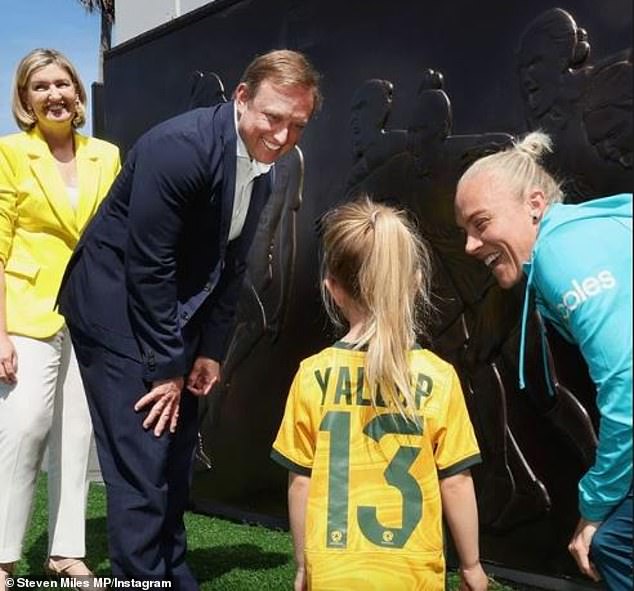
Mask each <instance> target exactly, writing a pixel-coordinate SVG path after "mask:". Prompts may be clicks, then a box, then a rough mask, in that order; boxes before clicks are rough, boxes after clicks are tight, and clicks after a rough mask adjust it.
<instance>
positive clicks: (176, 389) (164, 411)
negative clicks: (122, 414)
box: [134, 378, 184, 437]
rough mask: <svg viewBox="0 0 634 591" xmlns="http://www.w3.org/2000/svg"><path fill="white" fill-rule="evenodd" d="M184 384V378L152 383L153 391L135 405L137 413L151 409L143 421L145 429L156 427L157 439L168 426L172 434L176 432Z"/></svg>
mask: <svg viewBox="0 0 634 591" xmlns="http://www.w3.org/2000/svg"><path fill="white" fill-rule="evenodd" d="M183 384H184V380H183V378H172V379H169V380H157V381H156V382H152V389H151V390H150V391H149V392H148V393H147V394H145V395H144V396H142V397H141V398H139V400H138V401H137V403H136V404H135V405H134V410H135V411H137V412H138V411H140V410H143V409H145V408H149V411H148V414H147V416H146V417H145V420H144V421H143V428H144V429H151V428H152V427H154V435H156V437H160V436H161V435H162V434H163V431H165V428H166V427H168V426H169V430H170V432H172V433H174V432H175V431H176V425H177V424H178V413H179V410H180V400H181V392H182V391H183Z"/></svg>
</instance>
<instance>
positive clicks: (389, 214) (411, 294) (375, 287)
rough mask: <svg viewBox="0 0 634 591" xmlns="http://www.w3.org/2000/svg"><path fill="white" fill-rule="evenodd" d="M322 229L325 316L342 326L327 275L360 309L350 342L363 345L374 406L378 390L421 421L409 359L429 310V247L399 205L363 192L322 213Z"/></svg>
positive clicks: (405, 414)
mask: <svg viewBox="0 0 634 591" xmlns="http://www.w3.org/2000/svg"><path fill="white" fill-rule="evenodd" d="M320 231H321V234H322V282H321V283H322V298H323V300H324V306H325V308H326V311H327V312H328V315H329V316H330V318H331V319H332V320H333V322H334V323H335V324H336V325H338V326H340V327H342V326H343V325H344V321H345V319H344V318H342V315H341V312H340V311H339V310H338V308H337V306H336V304H335V302H334V300H333V298H332V296H331V295H330V293H329V291H328V289H327V288H326V287H325V283H326V282H325V279H334V280H335V281H336V282H337V283H338V284H339V285H340V286H341V287H342V288H343V290H344V291H345V292H346V294H347V295H348V296H349V297H351V298H352V299H353V300H354V303H355V305H356V306H358V308H359V309H360V310H361V311H362V312H363V315H364V324H363V329H362V334H361V335H360V336H359V338H358V339H357V341H356V342H355V343H353V345H354V348H355V349H362V348H365V347H367V355H366V357H365V365H364V376H365V380H366V387H368V388H369V394H370V398H371V400H372V401H373V403H374V405H375V407H376V406H377V400H378V396H379V393H378V392H379V390H380V395H381V397H382V398H383V400H384V401H385V402H386V403H387V404H388V406H390V407H392V408H396V409H397V410H398V412H399V413H400V414H401V415H402V416H403V417H405V418H407V419H411V420H413V421H415V422H418V421H419V419H418V416H417V414H416V412H417V409H416V405H415V402H414V401H415V397H414V393H413V391H412V390H413V388H412V383H411V376H410V370H409V363H408V357H409V351H410V350H411V349H412V348H413V347H414V345H415V343H416V334H417V333H418V334H420V333H423V334H426V332H427V331H426V326H425V325H426V320H427V318H428V317H429V315H430V312H431V311H432V310H433V306H432V303H431V295H430V285H431V277H432V270H431V255H430V251H429V248H428V247H427V245H426V244H425V243H424V242H423V241H422V239H421V238H420V237H419V236H418V233H417V232H416V229H415V228H414V226H413V224H412V222H411V221H410V219H409V218H408V216H407V214H406V213H405V212H404V211H402V210H399V209H396V208H394V207H390V206H388V205H385V204H381V203H375V202H373V201H371V200H370V199H369V197H367V196H362V197H361V198H360V199H358V200H356V201H353V202H350V203H346V204H343V205H340V206H338V207H336V208H334V209H333V210H331V211H329V212H327V213H326V214H325V215H324V216H323V217H322V218H321V220H320Z"/></svg>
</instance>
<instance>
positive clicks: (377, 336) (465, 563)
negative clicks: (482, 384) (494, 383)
mask: <svg viewBox="0 0 634 591" xmlns="http://www.w3.org/2000/svg"><path fill="white" fill-rule="evenodd" d="M322 224H323V225H322V231H323V251H324V258H323V282H322V283H323V296H324V302H325V306H326V309H327V310H328V313H329V315H330V316H331V317H332V318H333V320H334V321H335V322H336V323H337V324H342V323H345V326H346V327H347V329H348V332H347V333H346V335H345V337H343V339H342V340H341V341H339V342H337V343H335V344H334V345H332V346H331V347H328V348H327V349H324V350H323V351H322V352H320V353H318V354H317V355H314V356H313V357H310V358H308V359H306V360H304V361H303V362H302V363H301V365H300V368H299V371H298V372H297V375H296V376H295V379H294V381H293V384H292V386H291V391H290V394H289V397H288V401H287V404H286V411H285V414H284V419H283V421H282V425H281V427H280V430H279V433H278V435H277V439H276V440H275V443H274V444H273V451H272V457H273V459H275V460H276V461H278V462H279V463H281V464H282V465H283V466H285V467H287V468H288V469H289V471H290V473H289V491H288V501H289V513H290V523H291V530H292V534H293V543H294V546H295V558H296V561H297V575H296V579H295V590H296V591H302V590H304V589H313V590H326V589H328V590H335V589H336V590H341V589H350V590H357V589H363V590H364V591H367V590H372V589H376V590H377V591H379V590H380V591H385V590H387V589H389V590H390V591H397V590H404V591H405V590H406V591H414V590H416V589H421V590H422V589H425V590H434V591H436V590H441V589H444V588H445V564H444V558H443V538H442V514H443V512H444V515H445V518H446V520H447V522H448V524H449V527H450V529H451V533H452V536H453V539H454V543H455V546H456V549H457V551H458V555H459V557H460V573H461V576H462V580H463V585H462V588H463V589H470V590H478V591H480V590H485V589H486V588H487V577H486V575H485V573H484V571H483V570H482V567H481V565H480V561H479V554H478V517H477V509H476V502H475V494H474V490H473V483H472V480H471V475H470V473H469V468H470V466H473V465H474V464H477V463H478V462H480V455H479V450H478V445H477V442H476V439H475V436H474V434H473V428H472V426H471V423H470V422H469V417H468V414H467V411H466V407H465V403H464V399H463V395H462V391H461V388H460V383H459V381H458V377H457V375H456V373H455V371H454V370H453V368H452V367H451V366H450V365H449V364H447V363H445V362H443V361H442V360H440V359H439V358H438V357H436V356H435V355H434V354H433V353H431V352H430V351H427V350H424V349H422V348H421V347H420V346H418V345H417V344H416V342H415V333H416V330H417V329H419V328H420V327H418V326H417V325H416V308H417V303H420V304H422V306H421V308H422V310H423V311H425V310H427V311H428V310H430V308H431V304H430V299H429V280H430V276H431V271H430V257H429V253H428V252H427V250H426V249H425V247H424V245H423V244H422V243H421V242H420V241H419V240H418V238H417V237H416V234H415V232H414V231H413V229H412V228H411V227H410V225H409V223H408V221H407V219H406V217H405V215H404V214H403V213H402V212H399V211H396V210H395V209H392V208H390V207H387V206H385V205H380V204H377V203H373V202H371V201H370V200H369V199H367V198H365V199H363V200H360V201H357V202H354V203H349V204H346V205H342V206H340V207H337V208H336V209H333V210H332V211H330V212H329V213H327V214H326V215H325V216H324V218H323V222H322Z"/></svg>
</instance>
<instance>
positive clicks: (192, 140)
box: [58, 50, 320, 590]
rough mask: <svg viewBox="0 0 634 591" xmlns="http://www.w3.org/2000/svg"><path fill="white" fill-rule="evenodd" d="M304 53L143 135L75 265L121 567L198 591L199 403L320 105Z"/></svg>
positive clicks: (78, 324) (66, 303) (74, 287)
mask: <svg viewBox="0 0 634 591" xmlns="http://www.w3.org/2000/svg"><path fill="white" fill-rule="evenodd" d="M318 82H319V80H318V74H317V73H316V71H315V70H314V69H313V67H312V66H311V64H310V63H309V62H308V60H307V59H306V58H305V57H304V56H303V55H302V54H299V53H297V52H293V51H288V50H281V51H273V52H270V53H267V54H265V55H262V56H260V57H258V58H256V59H255V60H254V61H253V62H252V63H251V64H250V65H249V66H248V67H247V69H246V71H245V73H244V74H243V77H242V79H241V82H240V84H239V85H238V87H237V88H236V90H235V93H234V100H233V101H230V102H228V103H224V104H221V105H218V106H214V107H210V108H207V109H196V110H194V111H190V112H188V113H185V114H184V115H181V116H178V117H175V118H174V119H170V120H169V121H166V122H164V123H161V124H159V125H157V126H156V127H154V128H153V129H151V130H150V131H149V132H147V133H146V134H145V135H143V136H142V137H141V138H140V139H139V140H138V142H137V143H136V145H135V146H134V148H133V149H132V150H131V152H130V154H129V156H128V158H127V160H126V163H125V166H124V168H123V170H122V171H121V173H120V175H119V176H118V178H117V179H116V181H115V183H114V184H113V186H112V188H111V190H110V193H109V194H108V196H107V198H106V200H105V201H104V203H103V205H102V207H101V208H100V210H99V212H98V213H97V215H96V216H95V218H94V219H93V221H92V223H91V224H90V226H89V228H88V229H87V230H86V232H85V233H84V235H83V238H82V240H81V241H80V243H79V245H78V246H77V249H76V250H75V253H74V255H73V258H72V259H71V262H70V263H69V265H68V268H67V270H66V274H65V277H64V279H63V282H62V287H61V290H60V294H59V299H58V301H59V307H60V310H61V312H62V313H63V314H64V316H65V317H66V320H67V323H68V326H69V328H70V332H71V335H72V339H73V343H74V346H75V351H76V355H77V359H78V362H79V365H80V370H81V374H82V378H83V380H84V384H85V388H86V394H87V397H88V401H89V406H90V410H91V415H92V419H93V424H94V429H95V436H96V440H97V449H98V454H99V460H100V464H101V470H102V474H103V477H104V481H105V483H106V489H107V497H108V538H109V545H110V559H111V563H112V572H113V574H114V575H115V576H117V577H121V578H124V579H132V578H134V579H145V580H171V581H172V582H173V586H174V588H175V589H187V590H189V589H197V588H198V586H197V584H196V581H195V580H194V577H193V576H192V574H191V572H190V571H189V568H188V567H187V565H186V563H185V552H186V537H185V528H184V524H183V513H184V511H185V508H186V504H187V500H188V494H189V483H190V475H191V467H192V459H193V453H194V447H195V441H196V433H197V424H196V422H197V421H196V419H197V404H196V398H195V397H196V396H204V395H206V394H207V393H208V392H209V391H210V389H211V387H212V386H213V385H214V383H215V382H216V381H217V380H218V379H219V373H220V362H221V360H222V359H223V357H224V355H225V352H226V348H227V345H228V341H229V337H230V332H231V329H232V327H233V323H234V317H235V310H236V304H237V302H238V296H239V293H240V288H241V284H242V280H243V276H244V272H245V269H246V259H247V254H248V251H249V247H250V245H251V242H252V239H253V236H254V233H255V230H256V227H257V224H258V219H259V216H260V213H261V211H262V209H263V207H264V205H265V204H266V201H267V199H268V198H269V195H270V193H271V184H272V180H271V177H272V173H273V171H272V170H271V167H272V164H273V163H274V162H275V161H276V160H277V159H278V158H279V157H280V156H282V155H283V154H285V153H287V152H288V151H289V150H291V149H292V148H293V146H294V145H295V144H296V143H297V141H298V140H299V138H300V136H301V134H302V130H303V129H304V127H305V126H306V124H307V123H308V120H309V119H310V117H311V115H312V113H313V111H314V110H315V109H316V108H317V107H318V103H319V101H320V95H319V88H318Z"/></svg>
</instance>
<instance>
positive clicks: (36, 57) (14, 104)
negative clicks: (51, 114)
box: [11, 49, 86, 131]
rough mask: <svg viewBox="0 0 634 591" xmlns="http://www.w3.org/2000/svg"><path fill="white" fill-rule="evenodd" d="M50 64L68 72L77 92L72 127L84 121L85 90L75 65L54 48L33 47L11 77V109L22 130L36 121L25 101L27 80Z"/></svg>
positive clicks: (30, 126)
mask: <svg viewBox="0 0 634 591" xmlns="http://www.w3.org/2000/svg"><path fill="white" fill-rule="evenodd" d="M51 64H55V65H57V66H59V67H60V68H63V69H64V70H66V71H67V72H68V75H69V76H70V79H71V81H72V83H73V86H74V87H75V91H76V92H77V99H78V101H77V105H76V108H75V117H74V118H73V122H72V124H73V127H74V128H78V127H81V126H82V125H83V124H84V123H85V122H86V90H85V88H84V85H83V84H82V81H81V78H80V77H79V73H78V72H77V70H76V69H75V66H73V64H72V63H71V61H70V60H69V59H68V58H67V57H66V56H65V55H64V54H62V53H60V52H59V51H57V50H55V49H34V50H33V51H31V52H29V53H28V54H27V55H25V56H24V57H23V58H22V60H21V61H20V63H19V64H18V67H17V70H16V72H15V76H14V78H13V89H12V99H11V110H12V111H13V118H14V119H15V122H16V123H17V124H18V127H19V128H20V129H21V130H22V131H29V130H30V129H33V127H35V124H36V123H37V119H36V118H35V115H33V113H32V112H31V111H30V110H29V107H28V105H27V104H26V101H25V96H26V87H27V85H28V83H29V80H30V79H31V76H32V75H33V74H34V73H35V72H36V71H37V70H40V69H41V68H45V67H46V66H49V65H51Z"/></svg>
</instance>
